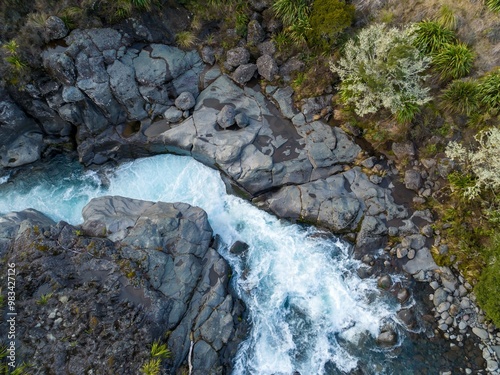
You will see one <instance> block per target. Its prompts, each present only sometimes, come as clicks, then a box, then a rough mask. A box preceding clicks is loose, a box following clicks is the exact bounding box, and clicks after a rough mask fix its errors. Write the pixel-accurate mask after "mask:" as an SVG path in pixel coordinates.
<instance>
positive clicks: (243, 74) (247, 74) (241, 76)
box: [231, 64, 257, 85]
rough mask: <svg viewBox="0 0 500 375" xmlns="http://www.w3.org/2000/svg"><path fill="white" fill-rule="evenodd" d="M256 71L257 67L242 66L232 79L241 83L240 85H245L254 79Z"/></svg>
mask: <svg viewBox="0 0 500 375" xmlns="http://www.w3.org/2000/svg"><path fill="white" fill-rule="evenodd" d="M256 71H257V65H255V64H242V65H240V66H238V67H237V68H236V70H235V71H234V72H233V74H232V75H231V77H232V78H233V80H234V81H235V82H237V83H239V84H240V85H243V84H245V83H247V82H248V81H250V80H251V79H252V78H253V76H254V74H255V72H256Z"/></svg>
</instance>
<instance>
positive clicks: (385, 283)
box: [377, 275, 392, 290]
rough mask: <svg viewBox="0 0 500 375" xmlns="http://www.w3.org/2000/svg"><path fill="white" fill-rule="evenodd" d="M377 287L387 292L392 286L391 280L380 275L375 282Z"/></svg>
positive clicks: (387, 276) (386, 276)
mask: <svg viewBox="0 0 500 375" xmlns="http://www.w3.org/2000/svg"><path fill="white" fill-rule="evenodd" d="M377 286H378V287H379V288H380V289H384V290H389V289H390V288H391V286H392V279H391V277H390V276H389V275H382V276H380V277H379V278H378V280H377Z"/></svg>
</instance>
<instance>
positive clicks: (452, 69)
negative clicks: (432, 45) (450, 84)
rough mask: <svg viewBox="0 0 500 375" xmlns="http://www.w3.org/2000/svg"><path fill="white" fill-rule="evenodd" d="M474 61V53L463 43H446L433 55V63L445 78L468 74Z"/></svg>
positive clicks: (455, 77) (460, 76)
mask: <svg viewBox="0 0 500 375" xmlns="http://www.w3.org/2000/svg"><path fill="white" fill-rule="evenodd" d="M473 62H474V53H473V52H472V51H471V50H470V49H469V47H467V46H466V45H465V44H463V43H458V44H446V45H444V46H443V48H442V49H441V50H440V51H439V52H438V53H437V54H436V55H435V56H434V57H433V59H432V63H433V65H434V67H435V68H436V70H437V71H438V72H439V75H440V76H441V78H442V79H443V80H448V79H457V78H462V77H465V76H466V75H468V74H469V73H470V71H471V69H472V64H473Z"/></svg>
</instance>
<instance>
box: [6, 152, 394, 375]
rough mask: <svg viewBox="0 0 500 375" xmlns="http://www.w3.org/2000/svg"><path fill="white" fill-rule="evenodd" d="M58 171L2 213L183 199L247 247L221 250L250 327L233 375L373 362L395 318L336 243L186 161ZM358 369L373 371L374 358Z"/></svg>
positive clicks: (19, 191)
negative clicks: (243, 252) (105, 200)
mask: <svg viewBox="0 0 500 375" xmlns="http://www.w3.org/2000/svg"><path fill="white" fill-rule="evenodd" d="M63 164H64V163H62V165H63ZM65 168H67V172H64V171H62V169H64V167H62V166H59V167H56V168H55V169H57V172H54V173H55V175H47V173H45V172H40V173H38V174H33V173H32V174H31V179H29V178H28V179H27V181H24V182H23V183H19V184H17V185H16V183H15V182H9V183H4V184H3V185H0V213H6V212H9V211H19V210H23V209H25V208H28V207H31V208H35V209H37V210H40V211H42V212H44V213H46V214H47V215H49V216H50V217H52V218H53V219H55V220H65V221H67V222H69V223H72V224H79V223H81V221H82V218H81V209H82V208H83V206H84V205H85V204H86V203H87V202H88V201H89V200H90V199H91V198H94V197H97V196H102V195H121V196H126V197H130V198H136V199H145V200H151V201H165V202H175V201H181V202H186V203H189V204H192V205H196V206H199V207H201V208H203V209H204V210H205V211H207V213H208V217H209V220H210V224H211V226H212V228H213V230H214V232H215V233H216V234H219V235H220V236H221V238H222V239H223V241H224V243H226V244H232V243H233V242H234V241H236V240H240V241H243V242H246V243H247V244H249V245H250V249H249V250H248V256H247V257H246V260H245V261H242V259H241V258H238V257H235V256H233V255H231V254H230V253H229V252H228V251H227V248H221V249H219V250H220V251H221V253H222V255H223V256H224V257H225V258H226V259H227V260H228V261H229V262H230V264H231V267H232V269H233V272H234V275H235V276H234V277H233V280H236V283H237V289H238V292H239V294H240V296H241V298H242V299H243V300H244V301H245V303H246V305H247V307H248V309H249V318H250V320H251V323H252V330H251V332H250V335H249V337H248V339H247V340H246V341H245V342H244V343H243V345H242V346H241V348H240V350H239V353H238V355H237V358H236V363H235V371H234V374H259V375H265V374H269V375H270V374H291V373H293V371H299V372H300V373H301V374H302V375H307V374H324V373H326V372H325V364H326V363H327V362H330V365H329V366H330V368H333V369H334V370H333V371H335V372H334V373H338V372H339V371H340V372H349V371H350V370H352V369H354V368H355V367H356V364H357V362H358V360H359V356H360V355H361V354H362V355H363V356H366V357H370V355H371V354H370V353H372V354H373V356H375V357H377V355H378V356H380V351H378V350H377V349H376V346H375V345H373V338H374V337H376V335H377V334H378V332H379V326H380V324H381V322H383V321H389V320H390V319H391V317H393V316H394V312H395V311H394V308H392V307H390V306H389V305H388V304H387V303H386V302H383V298H380V296H379V295H378V291H377V288H376V285H375V281H374V280H366V279H365V280H361V279H359V278H358V277H357V275H356V272H355V269H356V267H357V263H356V262H355V261H353V260H352V259H350V257H349V256H348V248H347V247H346V245H344V244H343V243H341V242H340V241H338V240H334V239H333V240H332V239H331V238H330V239H328V238H327V236H325V235H324V234H321V232H320V231H318V230H316V229H314V228H304V227H301V226H298V225H290V224H289V223H287V222H284V221H281V220H279V219H277V218H275V217H274V216H272V215H269V214H267V213H265V212H263V211H260V210H258V209H257V208H255V207H253V206H252V205H251V204H249V203H248V202H246V201H244V200H242V199H240V198H237V197H235V196H231V195H228V194H226V191H225V186H224V184H223V182H222V180H221V179H220V176H219V175H218V173H217V172H216V171H214V170H211V169H209V168H207V167H205V166H203V165H202V164H200V163H198V162H196V161H194V160H193V159H191V158H188V157H179V156H173V155H164V156H156V157H152V158H147V159H140V160H136V161H134V162H132V163H127V164H124V165H122V166H120V167H119V168H118V169H116V170H115V171H114V172H113V173H112V174H109V176H108V177H109V184H108V185H107V186H103V185H101V184H100V180H99V178H98V176H97V174H96V173H95V172H87V173H82V172H81V171H79V170H76V171H75V170H74V166H68V165H66V166H65ZM70 171H72V172H70ZM41 176H45V178H43V177H41ZM33 180H36V181H35V182H34V181H33ZM52 181H54V182H52ZM30 183H31V184H34V186H30ZM240 275H244V276H240ZM375 300H376V301H375ZM332 363H333V364H334V366H332ZM364 363H365V364H366V365H367V366H375V363H374V359H365V360H364ZM368 371H369V373H372V372H371V371H370V370H368ZM329 373H332V372H329Z"/></svg>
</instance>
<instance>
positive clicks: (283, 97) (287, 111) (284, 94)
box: [273, 87, 297, 119]
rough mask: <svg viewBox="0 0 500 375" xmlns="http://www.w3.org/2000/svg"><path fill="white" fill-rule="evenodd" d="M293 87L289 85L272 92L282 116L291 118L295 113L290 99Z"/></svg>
mask: <svg viewBox="0 0 500 375" xmlns="http://www.w3.org/2000/svg"><path fill="white" fill-rule="evenodd" d="M292 95H293V89H292V88H291V87H285V88H279V89H278V90H276V91H275V92H274V94H273V98H274V100H276V102H277V103H278V106H279V108H280V110H281V113H282V114H283V116H285V117H286V118H288V119H291V118H292V117H294V116H295V114H296V113H297V110H296V109H295V107H294V105H293V101H292Z"/></svg>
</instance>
